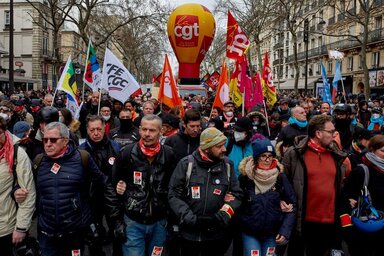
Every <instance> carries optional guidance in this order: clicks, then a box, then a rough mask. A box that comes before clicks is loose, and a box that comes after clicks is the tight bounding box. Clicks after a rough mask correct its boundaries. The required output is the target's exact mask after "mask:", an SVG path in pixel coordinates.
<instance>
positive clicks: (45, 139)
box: [43, 137, 63, 143]
mask: <svg viewBox="0 0 384 256" xmlns="http://www.w3.org/2000/svg"><path fill="white" fill-rule="evenodd" d="M62 138H63V137H60V138H43V142H44V143H48V141H50V142H51V143H56V142H57V141H58V140H59V139H62Z"/></svg>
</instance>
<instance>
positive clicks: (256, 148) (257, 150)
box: [252, 137, 276, 158]
mask: <svg viewBox="0 0 384 256" xmlns="http://www.w3.org/2000/svg"><path fill="white" fill-rule="evenodd" d="M252 151H253V157H254V158H257V157H258V156H259V155H261V154H263V153H265V152H270V153H272V154H273V155H274V156H276V152H275V148H274V147H273V146H272V143H271V141H270V140H269V139H267V138H265V137H260V138H253V140H252Z"/></svg>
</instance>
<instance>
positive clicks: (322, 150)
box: [308, 139, 328, 154]
mask: <svg viewBox="0 0 384 256" xmlns="http://www.w3.org/2000/svg"><path fill="white" fill-rule="evenodd" d="M308 147H309V148H311V149H312V150H314V151H315V152H317V153H319V154H320V153H325V152H327V151H328V150H327V149H326V148H324V147H323V146H321V145H319V144H318V143H316V142H315V141H314V140H313V139H309V140H308Z"/></svg>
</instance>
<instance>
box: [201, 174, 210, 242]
mask: <svg viewBox="0 0 384 256" xmlns="http://www.w3.org/2000/svg"><path fill="white" fill-rule="evenodd" d="M210 178H211V168H209V169H208V177H207V183H206V185H205V201H204V208H203V215H205V210H206V209H207V200H208V186H209V180H210ZM201 241H202V235H201V231H200V234H199V242H201Z"/></svg>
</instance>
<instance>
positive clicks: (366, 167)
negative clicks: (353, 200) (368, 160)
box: [358, 164, 369, 188]
mask: <svg viewBox="0 0 384 256" xmlns="http://www.w3.org/2000/svg"><path fill="white" fill-rule="evenodd" d="M358 166H361V167H362V168H363V170H364V183H363V188H364V187H368V183H369V169H368V166H366V165H365V164H359V165H358Z"/></svg>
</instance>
